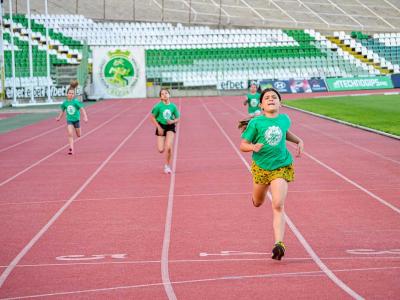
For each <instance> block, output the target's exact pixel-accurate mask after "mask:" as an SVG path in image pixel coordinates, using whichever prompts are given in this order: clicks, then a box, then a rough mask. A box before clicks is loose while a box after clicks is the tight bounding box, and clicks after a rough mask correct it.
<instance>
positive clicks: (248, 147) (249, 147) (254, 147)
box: [239, 139, 264, 152]
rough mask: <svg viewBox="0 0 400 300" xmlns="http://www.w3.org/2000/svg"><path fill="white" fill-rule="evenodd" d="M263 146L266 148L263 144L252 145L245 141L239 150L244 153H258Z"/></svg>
mask: <svg viewBox="0 0 400 300" xmlns="http://www.w3.org/2000/svg"><path fill="white" fill-rule="evenodd" d="M262 146H264V144H261V143H257V144H252V143H250V142H249V141H247V140H245V139H243V140H242V141H241V143H240V147H239V149H240V151H242V152H251V151H254V152H258V151H260V149H261V148H262Z"/></svg>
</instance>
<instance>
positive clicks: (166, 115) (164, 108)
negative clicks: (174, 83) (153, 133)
mask: <svg viewBox="0 0 400 300" xmlns="http://www.w3.org/2000/svg"><path fill="white" fill-rule="evenodd" d="M151 113H152V114H153V116H154V117H155V118H156V120H157V122H159V123H161V124H164V125H167V124H168V122H167V120H175V119H177V118H179V116H180V114H179V111H178V109H177V108H176V105H175V104H174V103H172V102H170V103H169V104H165V103H164V102H162V101H160V102H158V103H157V104H156V105H154V107H153V109H152V110H151Z"/></svg>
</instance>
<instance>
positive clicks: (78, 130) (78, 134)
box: [75, 128, 81, 137]
mask: <svg viewBox="0 0 400 300" xmlns="http://www.w3.org/2000/svg"><path fill="white" fill-rule="evenodd" d="M75 133H76V136H77V137H81V128H75Z"/></svg>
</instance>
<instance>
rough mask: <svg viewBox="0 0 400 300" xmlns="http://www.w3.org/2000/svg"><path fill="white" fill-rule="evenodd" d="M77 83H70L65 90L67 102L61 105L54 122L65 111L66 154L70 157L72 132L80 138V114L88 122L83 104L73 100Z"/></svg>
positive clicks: (72, 151)
mask: <svg viewBox="0 0 400 300" xmlns="http://www.w3.org/2000/svg"><path fill="white" fill-rule="evenodd" d="M77 85H78V84H77V81H73V82H71V85H70V86H69V88H68V90H67V100H65V101H64V102H63V103H62V104H61V112H60V114H59V115H58V116H57V118H56V120H57V121H60V119H61V117H62V116H63V114H64V112H65V111H66V112H67V113H66V118H67V131H68V143H69V149H68V154H69V155H72V154H73V153H74V131H75V134H76V136H77V137H80V136H81V133H82V132H81V125H80V119H81V112H82V114H83V119H84V120H85V122H87V121H88V117H87V114H86V110H85V109H84V108H83V103H82V102H80V101H79V100H78V99H76V98H75V88H76V87H77Z"/></svg>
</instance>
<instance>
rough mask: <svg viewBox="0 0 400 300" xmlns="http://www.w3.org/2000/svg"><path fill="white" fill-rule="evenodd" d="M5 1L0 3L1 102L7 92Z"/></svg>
mask: <svg viewBox="0 0 400 300" xmlns="http://www.w3.org/2000/svg"><path fill="white" fill-rule="evenodd" d="M3 28H4V27H3V0H1V2H0V32H1V34H0V70H1V74H0V76H1V97H0V98H1V101H3V100H4V99H5V97H4V91H5V85H4V83H5V79H4V76H5V64H4V41H3V32H4V30H3Z"/></svg>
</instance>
